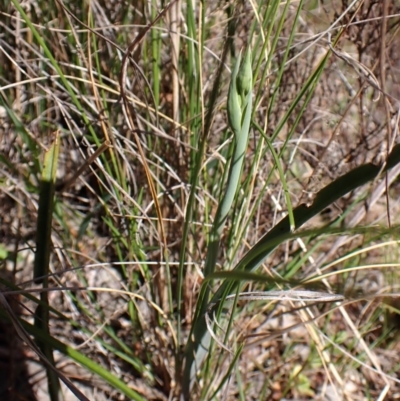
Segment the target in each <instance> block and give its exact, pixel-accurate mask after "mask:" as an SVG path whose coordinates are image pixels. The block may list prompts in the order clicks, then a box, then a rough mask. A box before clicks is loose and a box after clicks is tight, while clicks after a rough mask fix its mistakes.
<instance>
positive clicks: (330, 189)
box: [183, 144, 400, 399]
mask: <svg viewBox="0 0 400 401" xmlns="http://www.w3.org/2000/svg"><path fill="white" fill-rule="evenodd" d="M399 162H400V144H399V145H396V146H395V147H394V148H393V150H392V152H391V153H390V155H389V157H388V159H387V161H386V163H384V164H382V165H375V164H372V163H367V164H364V165H362V166H359V167H356V168H355V169H353V170H351V171H350V172H348V173H346V174H344V175H342V176H341V177H339V178H337V179H336V180H334V181H333V182H331V183H330V184H328V185H327V186H326V187H324V188H323V189H321V190H320V191H319V192H318V193H317V195H316V197H315V199H314V202H313V203H312V204H311V205H309V206H307V205H306V204H301V205H299V206H297V207H296V208H295V209H294V210H293V217H294V220H295V222H296V227H301V226H302V225H303V224H304V223H306V222H307V221H308V220H310V219H311V218H312V217H314V216H316V215H317V214H319V213H320V212H321V211H322V210H324V209H325V208H326V207H328V206H329V205H331V204H332V203H334V202H335V201H337V200H338V199H339V198H341V197H342V196H344V195H346V194H347V193H349V192H351V191H353V190H355V189H357V188H358V187H360V186H362V185H364V184H366V183H368V182H370V181H373V180H374V179H375V178H377V177H378V175H379V174H380V173H382V172H385V171H387V170H389V169H390V168H392V167H394V166H395V165H396V164H398V163H399ZM288 235H289V236H290V235H291V231H290V220H289V216H286V217H285V218H283V219H282V220H281V221H280V222H279V223H278V224H277V225H276V226H275V227H274V228H272V229H271V230H270V231H269V232H268V233H267V234H265V235H264V236H263V237H262V238H261V239H260V240H259V241H258V242H257V243H256V244H255V245H254V246H253V247H252V248H251V249H250V250H249V252H248V253H247V254H246V255H245V256H244V257H243V259H242V260H241V261H240V262H239V263H238V264H237V265H236V267H235V268H234V269H233V271H232V274H236V273H238V272H240V271H245V272H253V271H254V270H256V269H257V268H258V267H259V266H260V265H261V264H262V263H263V261H264V260H265V259H266V258H267V257H268V255H269V254H270V253H271V252H272V251H273V250H274V249H275V248H276V247H277V246H278V245H279V244H281V243H282V242H284V241H285V240H286V239H287V236H288ZM228 273H229V272H228ZM207 285H208V283H207V282H205V283H204V284H203V287H202V291H201V293H200V295H199V297H202V296H203V297H204V287H205V286H207ZM239 285H240V282H238V281H232V280H229V279H227V280H225V281H224V283H223V284H222V285H221V286H220V288H219V289H218V290H217V292H216V293H215V295H214V296H213V298H212V300H211V302H210V303H209V305H212V304H216V303H217V302H221V300H222V303H223V300H224V299H225V298H226V297H227V296H228V295H230V294H232V293H233V292H234V291H235V290H236V288H237V287H238V286H239ZM210 343H211V335H210V333H209V332H208V331H207V327H206V321H205V313H202V308H200V306H198V308H197V310H196V316H195V319H194V324H193V328H192V331H191V334H190V336H189V340H188V344H187V347H186V350H185V358H186V360H185V367H184V372H183V392H184V396H185V398H186V399H188V394H189V393H190V388H191V387H192V385H193V384H194V381H195V378H196V372H197V370H198V369H199V367H200V366H201V364H202V362H203V360H204V358H205V357H206V355H207V353H208V349H209V347H210Z"/></svg>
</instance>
